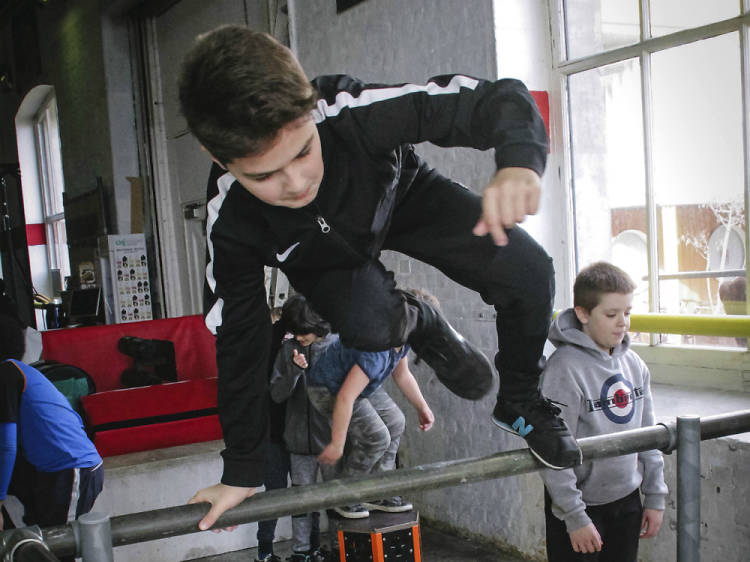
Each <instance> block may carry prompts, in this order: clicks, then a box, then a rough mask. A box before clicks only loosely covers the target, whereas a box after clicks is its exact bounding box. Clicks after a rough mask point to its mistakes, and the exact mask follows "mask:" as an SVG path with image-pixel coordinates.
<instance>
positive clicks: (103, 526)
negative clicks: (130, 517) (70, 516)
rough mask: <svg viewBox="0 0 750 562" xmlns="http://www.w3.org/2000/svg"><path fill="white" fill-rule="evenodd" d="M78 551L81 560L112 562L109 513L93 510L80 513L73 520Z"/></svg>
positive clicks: (85, 561)
mask: <svg viewBox="0 0 750 562" xmlns="http://www.w3.org/2000/svg"><path fill="white" fill-rule="evenodd" d="M73 526H74V527H75V528H76V531H77V532H76V539H79V540H80V542H78V540H77V541H76V542H77V543H78V552H79V553H80V555H81V558H82V559H83V562H113V561H114V552H113V551H112V525H111V524H110V521H109V515H107V514H106V513H98V512H95V511H92V512H89V513H86V514H84V515H81V516H80V517H79V518H78V519H77V520H76V521H74V522H73Z"/></svg>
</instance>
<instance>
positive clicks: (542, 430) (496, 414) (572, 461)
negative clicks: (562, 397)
mask: <svg viewBox="0 0 750 562" xmlns="http://www.w3.org/2000/svg"><path fill="white" fill-rule="evenodd" d="M560 411H561V410H560V408H558V407H557V406H555V405H554V403H553V402H552V401H551V400H549V399H548V398H543V397H542V396H538V397H537V398H535V399H533V400H529V401H526V402H506V401H504V400H498V402H497V406H495V410H494V411H493V412H492V421H493V422H494V424H495V425H497V426H498V427H500V428H502V429H504V430H505V431H509V432H510V433H514V434H516V435H520V436H521V437H523V438H524V439H526V443H527V444H528V446H529V449H531V452H532V453H533V454H534V456H535V457H536V458H537V459H539V460H540V461H541V462H542V464H544V465H546V466H548V467H550V468H554V469H556V470H562V469H564V468H570V467H572V466H576V465H579V464H581V463H582V462H583V452H582V451H581V448H580V447H579V446H578V443H577V442H576V440H575V439H574V438H573V436H572V435H571V434H570V431H569V430H568V426H567V425H566V424H565V422H564V421H563V419H562V418H561V417H560Z"/></svg>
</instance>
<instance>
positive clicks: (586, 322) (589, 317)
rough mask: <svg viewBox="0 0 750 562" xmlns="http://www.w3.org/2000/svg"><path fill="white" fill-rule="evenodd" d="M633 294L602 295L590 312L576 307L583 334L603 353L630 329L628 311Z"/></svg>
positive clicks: (617, 342)
mask: <svg viewBox="0 0 750 562" xmlns="http://www.w3.org/2000/svg"><path fill="white" fill-rule="evenodd" d="M632 303H633V293H627V294H620V293H604V294H603V295H602V298H601V300H600V301H599V304H598V305H596V306H595V307H594V308H593V309H592V310H591V311H587V310H586V309H584V308H582V307H580V306H577V307H576V308H575V312H576V316H577V317H578V320H580V321H581V324H583V332H584V333H585V334H587V335H588V336H589V337H590V338H591V339H592V340H594V343H595V344H596V345H597V346H598V347H599V348H600V349H602V350H603V351H606V352H607V353H609V352H610V351H611V349H612V348H614V347H616V346H617V345H618V344H620V343H621V342H622V340H623V338H625V333H626V332H627V331H628V330H629V329H630V309H631V308H632Z"/></svg>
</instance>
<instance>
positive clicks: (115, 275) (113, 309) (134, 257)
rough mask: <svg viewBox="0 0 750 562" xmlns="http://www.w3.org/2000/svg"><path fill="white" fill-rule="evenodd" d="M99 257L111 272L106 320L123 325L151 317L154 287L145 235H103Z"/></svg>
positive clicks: (106, 286)
mask: <svg viewBox="0 0 750 562" xmlns="http://www.w3.org/2000/svg"><path fill="white" fill-rule="evenodd" d="M99 250H100V256H101V258H102V260H105V261H106V266H103V267H102V270H103V271H107V272H108V273H109V275H108V277H109V279H108V282H107V283H105V296H106V298H107V302H108V306H107V323H108V324H109V323H116V324H121V323H125V322H139V321H141V320H151V319H152V318H153V313H152V309H151V287H150V284H149V275H148V258H147V257H146V238H145V236H144V235H143V234H125V235H110V236H103V237H102V238H101V239H100V243H99Z"/></svg>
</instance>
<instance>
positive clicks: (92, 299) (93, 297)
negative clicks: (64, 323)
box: [68, 287, 102, 324]
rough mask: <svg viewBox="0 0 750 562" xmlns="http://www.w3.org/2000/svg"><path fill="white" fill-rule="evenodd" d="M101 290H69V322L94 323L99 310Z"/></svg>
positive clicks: (96, 288) (97, 288)
mask: <svg viewBox="0 0 750 562" xmlns="http://www.w3.org/2000/svg"><path fill="white" fill-rule="evenodd" d="M101 302H102V290H101V289H100V288H99V287H94V288H93V289H73V290H72V291H70V308H69V309H68V323H69V324H96V323H97V321H98V320H99V314H100V310H101Z"/></svg>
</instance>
